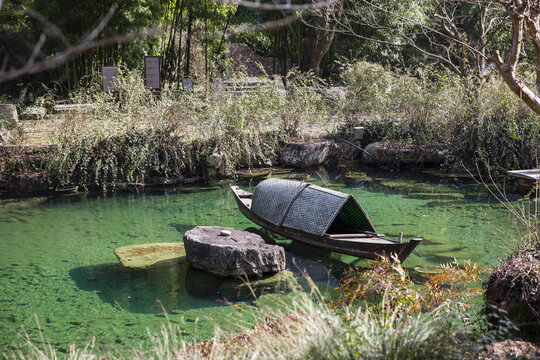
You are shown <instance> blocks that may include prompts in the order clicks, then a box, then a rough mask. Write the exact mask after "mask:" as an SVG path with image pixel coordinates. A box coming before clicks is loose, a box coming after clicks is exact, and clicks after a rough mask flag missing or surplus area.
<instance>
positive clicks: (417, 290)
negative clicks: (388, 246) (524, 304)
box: [332, 256, 485, 314]
mask: <svg viewBox="0 0 540 360" xmlns="http://www.w3.org/2000/svg"><path fill="white" fill-rule="evenodd" d="M371 264H372V267H371V268H370V269H367V270H365V269H358V268H356V267H351V268H348V269H347V270H345V272H344V274H343V277H342V278H341V279H340V280H339V286H338V288H337V289H336V290H338V291H339V297H338V299H337V300H336V301H334V302H332V306H333V307H335V308H339V307H340V306H346V305H350V304H354V303H357V302H359V301H360V302H367V301H370V302H371V303H374V304H375V305H371V307H372V308H374V309H376V310H379V311H380V310H385V311H396V312H398V313H400V312H404V313H408V314H420V313H424V312H432V311H435V310H436V309H438V308H439V307H440V306H443V305H444V306H448V305H451V306H452V307H454V308H458V307H466V306H468V304H470V299H471V298H473V297H474V296H477V295H480V294H482V290H481V289H479V288H477V287H472V286H468V284H469V283H473V282H479V281H481V274H482V273H483V272H485V269H482V268H480V267H479V266H478V265H476V264H474V263H471V262H470V261H466V262H465V263H464V264H463V266H460V265H459V263H458V262H457V261H455V262H454V263H452V264H442V265H440V267H439V271H438V272H436V273H434V274H422V277H423V278H424V281H423V282H422V283H421V284H415V283H414V282H413V281H412V280H411V278H410V277H409V275H408V272H407V270H406V269H404V268H403V267H402V266H401V263H400V262H399V260H398V259H397V258H395V257H386V256H381V257H379V258H378V259H377V260H374V261H372V262H371ZM418 285H419V286H418ZM467 299H468V300H467ZM381 306H382V308H381Z"/></svg>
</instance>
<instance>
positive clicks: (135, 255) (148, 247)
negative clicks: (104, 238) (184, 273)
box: [114, 243, 186, 269]
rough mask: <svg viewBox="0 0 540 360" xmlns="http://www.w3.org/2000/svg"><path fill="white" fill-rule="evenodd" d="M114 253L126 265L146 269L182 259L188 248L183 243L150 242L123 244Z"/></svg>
mask: <svg viewBox="0 0 540 360" xmlns="http://www.w3.org/2000/svg"><path fill="white" fill-rule="evenodd" d="M114 254H115V255H116V257H117V258H118V260H120V262H121V263H122V265H124V266H125V267H128V268H133V269H145V268H147V267H150V266H152V265H156V264H158V263H160V262H162V261H167V260H169V261H172V260H174V259H178V261H180V260H181V259H182V258H183V257H185V256H186V250H185V249H184V244H182V243H148V244H138V245H129V246H121V247H118V248H116V249H114Z"/></svg>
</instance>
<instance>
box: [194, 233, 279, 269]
mask: <svg viewBox="0 0 540 360" xmlns="http://www.w3.org/2000/svg"><path fill="white" fill-rule="evenodd" d="M223 230H225V231H229V232H230V233H231V234H230V235H221V233H222V231H223ZM184 246H185V248H186V258H187V261H188V262H189V263H190V264H191V265H192V266H193V267H195V268H197V269H201V270H204V271H207V272H210V273H212V274H216V275H220V276H244V275H247V276H258V277H260V276H262V275H263V274H266V273H275V272H278V271H281V270H284V269H285V251H284V250H283V248H282V247H280V246H277V245H268V244H266V243H265V242H264V240H263V239H262V238H261V237H260V236H259V235H257V234H254V233H250V232H247V231H239V230H236V229H233V228H225V227H221V226H197V227H195V228H193V229H191V230H189V231H186V232H185V233H184Z"/></svg>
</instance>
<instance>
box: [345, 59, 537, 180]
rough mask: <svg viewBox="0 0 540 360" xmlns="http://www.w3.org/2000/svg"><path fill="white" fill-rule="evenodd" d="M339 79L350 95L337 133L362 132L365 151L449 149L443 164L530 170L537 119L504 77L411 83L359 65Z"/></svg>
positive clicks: (446, 77)
mask: <svg viewBox="0 0 540 360" xmlns="http://www.w3.org/2000/svg"><path fill="white" fill-rule="evenodd" d="M343 79H344V81H345V83H346V84H347V85H349V86H350V87H351V89H352V91H351V93H350V96H349V98H348V99H347V102H346V103H345V104H344V106H343V113H344V115H345V120H346V122H345V125H344V129H343V131H344V132H347V131H350V129H351V128H352V127H353V126H364V127H365V128H366V136H365V140H364V145H365V144H367V143H369V142H375V141H385V140H390V141H398V142H406V143H412V144H416V145H428V146H435V147H439V148H442V149H448V150H449V157H448V162H449V163H448V164H447V165H452V164H455V163H459V162H460V161H464V162H466V163H468V164H471V163H473V164H474V163H478V164H481V165H486V164H487V163H489V164H490V166H491V167H492V168H494V169H499V170H503V169H511V168H530V167H535V164H536V158H537V156H538V149H540V118H539V117H538V115H536V114H535V113H534V112H533V111H532V110H530V109H529V108H528V107H527V106H526V105H525V104H524V103H523V101H521V100H520V99H519V98H518V97H516V96H515V95H514V94H513V93H512V92H510V91H509V90H508V88H507V86H506V85H505V84H504V82H503V81H502V79H499V78H493V79H490V80H489V81H487V82H485V83H479V82H478V80H475V79H463V78H461V77H458V76H457V75H454V74H452V73H450V72H448V71H444V70H440V69H437V70H436V71H435V70H430V69H425V72H424V76H423V77H422V78H412V77H409V76H406V75H398V74H395V73H392V72H391V71H389V70H386V69H384V68H382V67H381V66H379V65H374V64H369V63H365V62H359V63H356V64H354V65H353V66H351V67H349V68H348V69H346V70H345V71H344V73H343Z"/></svg>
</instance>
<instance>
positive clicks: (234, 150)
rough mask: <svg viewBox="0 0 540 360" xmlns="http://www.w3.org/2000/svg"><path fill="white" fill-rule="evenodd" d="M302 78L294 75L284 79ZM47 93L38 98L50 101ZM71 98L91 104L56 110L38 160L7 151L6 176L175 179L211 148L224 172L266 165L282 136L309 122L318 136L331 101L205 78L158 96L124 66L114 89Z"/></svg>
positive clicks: (102, 182) (62, 180)
mask: <svg viewBox="0 0 540 360" xmlns="http://www.w3.org/2000/svg"><path fill="white" fill-rule="evenodd" d="M308 82H309V78H308V77H305V76H302V75H299V74H296V75H295V76H294V79H291V80H290V83H291V84H293V85H294V84H301V85H302V86H304V85H305V84H306V83H308ZM50 96H51V99H49V100H43V99H41V100H40V101H41V102H42V103H53V101H52V100H53V99H52V96H53V94H51V95H50ZM69 102H71V103H75V104H77V103H83V104H84V103H90V104H94V106H93V107H91V108H82V109H80V110H78V111H70V112H65V113H62V114H56V115H54V116H55V117H56V119H57V121H56V122H55V123H54V128H53V129H52V130H51V129H49V133H50V136H49V138H48V139H47V140H48V142H49V144H50V147H49V148H48V150H47V151H44V152H43V153H40V154H39V156H38V158H37V159H36V158H33V159H25V157H27V156H26V154H24V153H22V152H21V153H20V154H17V152H16V151H11V153H10V156H8V157H7V159H4V166H3V171H2V173H3V174H4V175H5V176H7V175H9V174H19V173H24V172H41V173H43V174H45V176H46V177H47V178H48V179H49V180H50V182H51V183H52V184H53V185H54V186H63V185H67V184H78V185H81V186H86V187H95V186H101V187H107V186H109V185H111V184H115V183H116V182H143V181H145V180H148V179H149V178H151V177H155V176H157V177H164V178H167V179H173V180H179V181H181V180H182V179H183V178H192V177H201V176H204V175H205V169H204V161H205V159H206V158H207V157H208V156H209V155H211V154H214V153H216V154H220V155H221V156H223V158H224V160H225V165H226V168H227V169H228V170H229V171H230V170H232V169H234V168H237V167H254V166H267V165H270V164H271V163H272V161H273V160H274V159H275V157H276V150H277V148H278V144H279V142H280V141H281V140H283V139H285V138H288V137H298V136H310V132H311V131H312V130H313V129H315V130H316V131H318V134H317V135H319V134H320V133H324V130H325V128H326V127H328V126H331V125H329V124H327V123H325V122H324V121H323V120H324V119H327V118H328V114H329V111H330V110H329V107H328V105H327V104H326V103H325V102H324V101H321V95H319V94H317V93H312V92H306V91H297V92H296V93H294V94H291V95H288V96H284V95H282V94H280V93H279V91H278V89H277V87H272V86H262V87H261V88H260V89H259V91H257V92H253V93H242V92H226V91H222V90H221V88H220V85H219V84H213V83H209V84H205V85H204V87H201V88H197V91H196V92H179V91H173V90H165V91H164V92H163V93H162V96H161V98H159V99H158V98H156V97H154V96H153V95H152V93H151V92H150V91H148V90H147V89H145V87H144V82H143V79H142V78H141V77H140V76H139V75H138V74H136V73H134V72H131V73H129V72H128V73H124V76H123V77H122V79H121V81H120V89H119V92H118V94H107V93H103V92H102V91H101V89H100V87H99V86H97V85H96V86H91V87H89V88H84V89H80V90H79V91H78V92H76V93H74V94H72V98H71V99H69ZM19 144H22V142H21V143H19ZM15 145H16V146H15V147H17V143H16V142H15Z"/></svg>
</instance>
